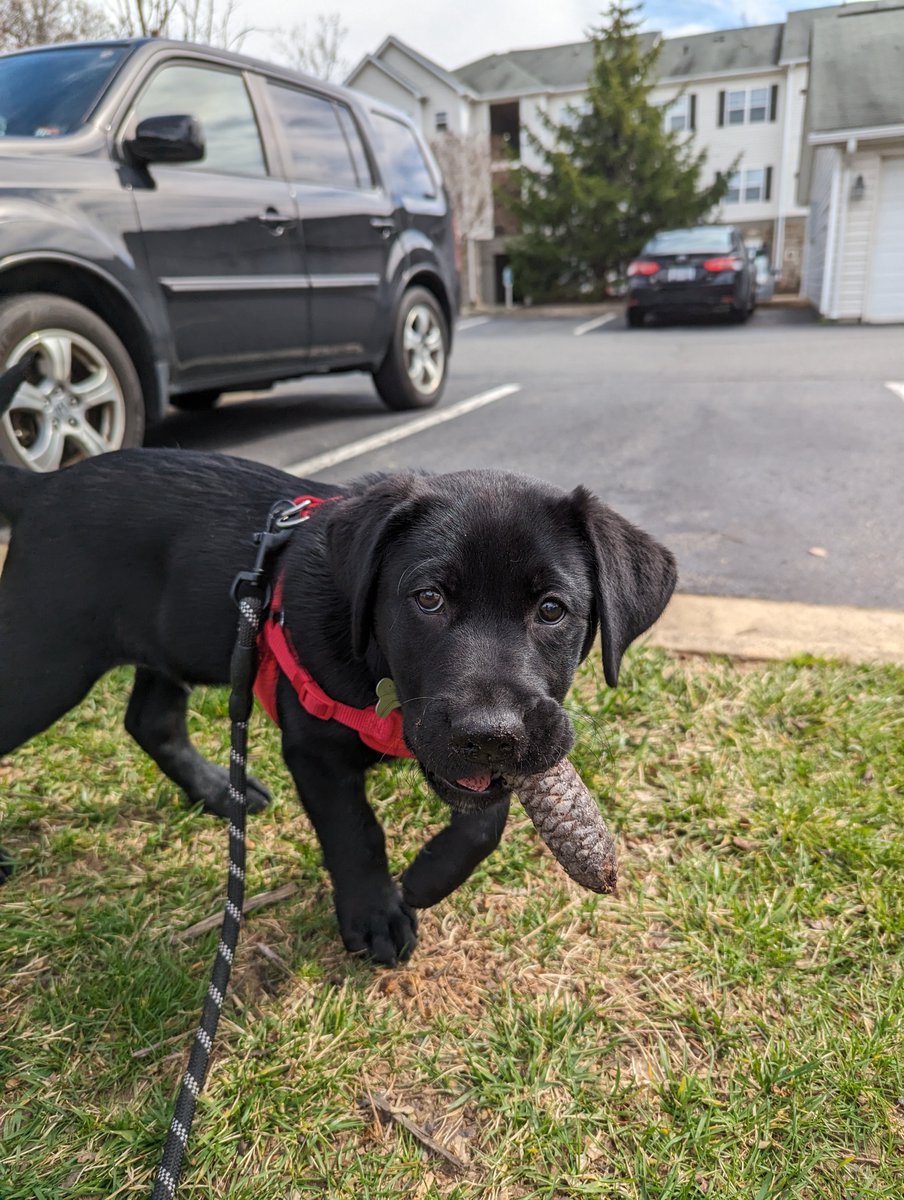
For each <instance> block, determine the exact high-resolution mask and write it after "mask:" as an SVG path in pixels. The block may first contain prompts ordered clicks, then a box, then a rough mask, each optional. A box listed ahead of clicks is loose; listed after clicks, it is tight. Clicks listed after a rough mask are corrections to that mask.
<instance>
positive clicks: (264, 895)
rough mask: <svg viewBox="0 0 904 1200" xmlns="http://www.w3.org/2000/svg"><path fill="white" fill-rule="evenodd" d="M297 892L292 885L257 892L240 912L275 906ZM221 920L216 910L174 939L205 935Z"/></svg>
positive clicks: (219, 910)
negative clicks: (268, 905)
mask: <svg viewBox="0 0 904 1200" xmlns="http://www.w3.org/2000/svg"><path fill="white" fill-rule="evenodd" d="M297 891H298V888H297V886H296V885H295V884H294V883H284V884H283V886H282V887H278V888H275V889H274V890H273V891H272V892H258V893H257V895H256V896H249V897H248V899H247V900H246V901H245V904H244V907H243V908H242V912H245V913H249V912H251V911H252V910H253V909H255V908H263V906H264V905H265V904H276V902H277V901H278V900H285V899H287V898H288V897H289V896H294V894H295V893H296V892H297ZM222 919H223V910H222V909H218V910H217V911H216V912H215V913H211V915H210V916H209V917H205V918H204V920H203V921H198V922H197V924H196V925H189V927H188V929H183V930H182V932H181V933H179V934H176V937H178V938H180V939H182V940H184V939H186V938H193V937H197V936H198V935H199V934H201V933H207V932H208V930H210V929H216V927H217V926H218V925H219V923H220V922H221V921H222Z"/></svg>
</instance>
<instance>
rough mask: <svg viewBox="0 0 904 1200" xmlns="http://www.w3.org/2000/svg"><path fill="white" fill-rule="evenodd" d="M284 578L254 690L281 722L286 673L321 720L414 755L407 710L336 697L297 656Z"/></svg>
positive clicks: (384, 750) (262, 637) (379, 746)
mask: <svg viewBox="0 0 904 1200" xmlns="http://www.w3.org/2000/svg"><path fill="white" fill-rule="evenodd" d="M302 500H309V501H310V502H311V503H310V507H311V508H314V507H315V506H316V505H319V504H324V503H325V501H323V500H320V499H319V498H317V497H316V496H299V497H297V498H296V500H295V503H296V504H297V503H299V502H300V501H302ZM282 592H283V579H282V576H281V575H280V576H279V578H278V579H277V581H276V586H275V587H274V589H273V601H272V603H271V605H270V613H269V615H268V617H267V620H266V622H265V623H264V627H263V629H262V630H261V632H260V633H259V634H258V639H257V650H258V656H259V665H258V669H257V677H256V678H255V681H254V693H255V695H256V696H257V698H258V700H259V701H260V702H261V705H262V706H263V708H264V710H265V711H266V712H267V713H268V714H269V716H270V717H271V719H272V720H273V721H274V722H275V723H276V724H277V725H278V724H279V714H278V712H277V707H276V686H277V683H278V682H279V677H280V674H282V675H285V676H286V678H287V679H288V680H289V682H290V683H291V685H292V687H293V688H294V689H295V693H296V695H297V696H298V701H299V703H300V704H301V707H302V708H303V709H304V710H305V712H309V713H310V714H311V716H314V717H318V718H319V719H320V720H321V721H338V722H339V723H340V725H347V726H348V727H349V729H354V730H355V732H356V733H357V734H358V737H359V738H360V739H361V741H362V742H364V744H365V745H366V746H370V748H371V749H372V750H377V751H379V752H380V753H381V754H390V755H392V756H393V757H395V758H413V757H414V755H413V754H412V753H411V751H410V750H409V749H408V747H407V746H406V744H405V739H404V737H403V735H402V714H401V713H400V712H399V711H398V709H396V710H395V711H393V712H391V713H390V714H389V716H387V717H378V716H377V711H376V706H375V705H371V706H370V707H369V708H352V707H351V705H349V704H342V703H340V701H338V700H333V699H332V698H331V697H330V696H328V695H327V694H326V692H325V691H324V690H323V688H322V687H320V685H319V684H318V683H317V682H316V680H315V679H314V677H313V676H312V675H311V674H310V672H308V671H306V670H305V668H304V667H303V666H302V665H301V663H300V662H299V660H298V654H297V653H296V651H295V647H294V646H293V645H292V641H291V639H290V637H289V635H288V633H287V632H286V630H285V628H284V626H283V615H284V614H283V610H282Z"/></svg>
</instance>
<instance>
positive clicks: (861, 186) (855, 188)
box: [851, 175, 866, 200]
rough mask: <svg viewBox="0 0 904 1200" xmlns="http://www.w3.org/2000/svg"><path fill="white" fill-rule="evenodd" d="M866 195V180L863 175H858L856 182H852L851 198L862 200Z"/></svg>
mask: <svg viewBox="0 0 904 1200" xmlns="http://www.w3.org/2000/svg"><path fill="white" fill-rule="evenodd" d="M865 195H866V183H865V182H864V179H863V176H862V175H858V176H857V178H856V179H855V180H854V182H853V183H852V184H851V199H852V200H862V199H863V197H864V196H865Z"/></svg>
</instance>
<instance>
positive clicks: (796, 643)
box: [644, 595, 904, 665]
mask: <svg viewBox="0 0 904 1200" xmlns="http://www.w3.org/2000/svg"><path fill="white" fill-rule="evenodd" d="M644 640H645V641H646V642H647V644H648V645H651V646H661V647H663V648H664V649H666V650H678V651H683V652H684V653H688V654H727V655H730V656H732V657H733V658H752V659H785V658H793V657H794V656H795V655H799V654H812V655H814V656H815V657H817V658H838V659H843V660H844V661H846V662H854V663H870V662H874V663H875V662H880V663H898V664H901V665H904V612H896V611H893V610H891V609H883V608H846V607H840V606H831V605H823V604H797V603H785V602H781V601H776V600H740V599H734V598H732V597H722V596H689V595H677V596H674V597H673V598H672V602H671V603H670V604H669V606H668V608H667V609H666V610H665V612H664V613H663V615H662V616H661V617H660V619H659V620H658V621H657V622H656V624H655V625H654V626H653V628H652V629H651V630H650V632H649V633H648V634H647V636H646V638H645V639H644Z"/></svg>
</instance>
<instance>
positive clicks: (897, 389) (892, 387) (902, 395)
mask: <svg viewBox="0 0 904 1200" xmlns="http://www.w3.org/2000/svg"><path fill="white" fill-rule="evenodd" d="M885 386H886V387H887V388H888V390H889V391H890V392H894V394H895V395H896V396H897V397H898V399H899V400H904V383H887V384H886V385H885Z"/></svg>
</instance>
